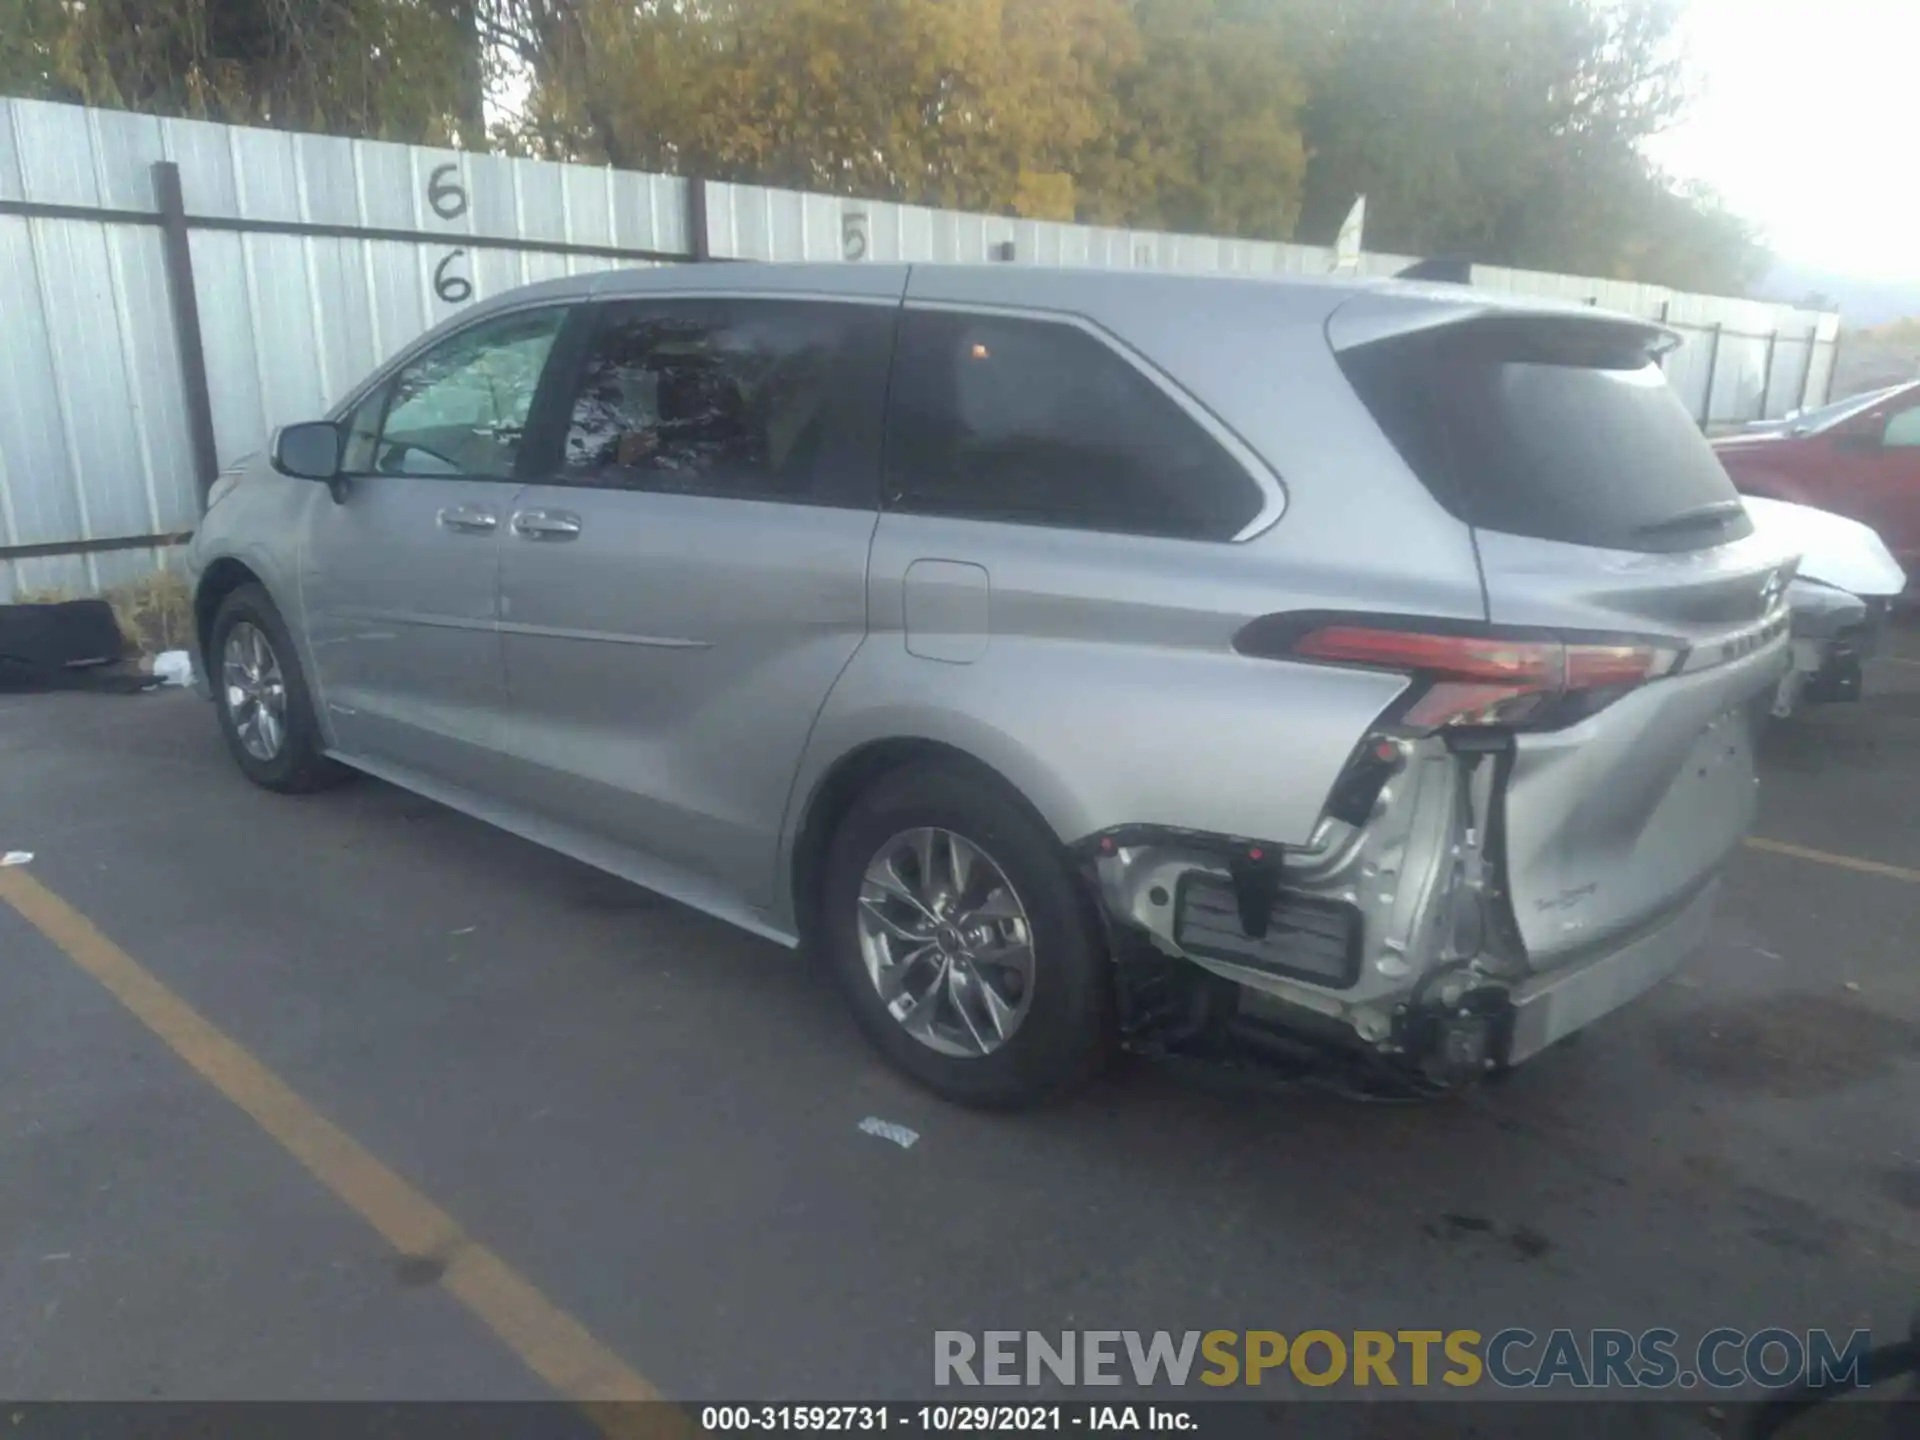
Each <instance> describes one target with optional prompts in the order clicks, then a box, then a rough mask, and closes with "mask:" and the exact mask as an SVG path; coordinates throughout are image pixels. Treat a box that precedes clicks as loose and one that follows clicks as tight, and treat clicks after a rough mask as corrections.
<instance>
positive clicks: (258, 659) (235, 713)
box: [220, 620, 287, 760]
mask: <svg viewBox="0 0 1920 1440" xmlns="http://www.w3.org/2000/svg"><path fill="white" fill-rule="evenodd" d="M220 678H221V686H222V695H223V697H224V699H225V703H226V707H227V716H228V718H229V719H231V720H232V721H233V732H234V734H235V735H237V736H239V737H240V744H241V747H242V748H243V749H245V750H246V752H247V753H248V754H249V755H251V756H253V758H254V759H256V760H272V759H273V758H274V757H275V756H276V755H278V754H279V753H280V747H281V746H282V745H283V744H284V743H285V742H286V737H287V682H286V678H285V676H283V675H282V674H281V672H280V658H279V657H278V656H277V655H275V654H274V653H273V645H272V644H271V643H270V642H269V641H268V639H267V637H266V635H265V634H264V633H263V632H262V631H261V629H260V627H259V626H258V625H255V624H254V623H253V622H252V621H250V620H241V621H239V622H237V623H236V624H235V625H234V627H233V628H232V629H231V630H229V631H228V632H227V643H226V646H225V648H224V650H223V651H222V653H221V657H220Z"/></svg>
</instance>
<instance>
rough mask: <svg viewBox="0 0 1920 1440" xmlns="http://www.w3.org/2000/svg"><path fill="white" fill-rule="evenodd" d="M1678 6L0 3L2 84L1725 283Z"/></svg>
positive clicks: (1755, 265)
mask: <svg viewBox="0 0 1920 1440" xmlns="http://www.w3.org/2000/svg"><path fill="white" fill-rule="evenodd" d="M1675 3H1677V0H0V93H12V94H27V95H47V96H53V97H57V98H66V99H74V100H81V101H86V102H88V103H93V104H103V105H118V106H125V107H128V108H132V109H138V110H146V111H153V112H158V113H163V114H184V115H200V116H206V117H209V118H214V119H225V120H234V121H241V122H249V123H266V124H272V125H278V126H283V127H287V128H298V129H316V130H324V131H332V132H335V133H342V134H364V135H376V136H382V137H386V138H393V139H405V140H429V141H448V140H457V141H458V142H459V143H462V144H467V145H479V144H482V143H488V144H492V145H495V146H500V147H505V148H510V149H514V150H517V151H521V152H526V153H533V154H540V155H547V156H551V157H553V158H557V159H585V160H603V161H606V162H609V163H612V164H616V165H622V166H629V167H635V168H642V169H651V170H667V171H675V172H678V173H682V174H698V175H704V176H708V177H711V178H715V179H729V180H741V181H751V182H757V183H762V184H770V185H781V186H789V187H794V188H800V189H808V190H820V191H827V192H830V193H840V194H848V195H861V196H869V197H873V198H882V199H895V200H903V201H912V202H920V203H928V204H938V205H948V206H958V207H964V208H969V209H983V210H996V211H1002V212H1010V213H1015V214H1023V215H1038V216H1046V217H1050V218H1062V219H1066V218H1079V219H1082V220H1088V221H1096V222H1101V223H1113V224H1132V225H1139V226H1151V227H1157V228H1165V229H1173V230H1186V231H1203V232H1211V233H1225V234H1238V235H1247V236H1255V237H1260V238H1268V239H1289V238H1300V239H1305V240H1311V241H1317V242H1320V243H1327V242H1329V241H1331V240H1332V238H1333V235H1334V233H1335V232H1336V231H1337V229H1338V228H1339V224H1340V221H1341V219H1342V218H1343V217H1344V216H1345V214H1346V212H1347V209H1348V207H1349V206H1350V205H1351V204H1352V202H1353V199H1354V197H1355V196H1356V195H1359V194H1363V193H1364V194H1365V195H1366V196H1367V200H1368V223H1367V244H1368V246H1369V248H1371V249H1376V250H1390V251H1399V252H1402V253H1408V254H1417V255H1441V254H1446V255H1455V256H1462V257H1466V258H1470V259H1473V260H1478V261H1483V262H1488V263H1495V264H1507V265H1515V266H1526V267H1533V268H1541V269H1552V270H1562V271H1573V272H1579V273H1586V274H1598V275H1606V276H1618V277H1623V278H1634V279H1649V280H1660V281H1665V282H1667V283H1670V284H1674V285H1677V286H1681V287H1684V288H1689V289H1705V290H1721V291H1728V292H1738V291H1739V290H1741V289H1742V288H1743V287H1744V285H1745V284H1746V283H1748V282H1749V281H1750V280H1752V279H1753V278H1755V275H1756V272H1757V271H1758V270H1759V269H1761V268H1762V267H1763V265H1764V259H1765V257H1764V254H1763V252H1761V251H1760V249H1759V248H1758V247H1757V246H1756V245H1755V244H1754V242H1753V238H1752V235H1751V233H1750V231H1749V229H1748V228H1747V227H1746V226H1745V225H1743V224H1742V223H1741V222H1740V221H1739V220H1738V219H1737V218H1736V217H1734V216H1732V215H1730V214H1728V213H1727V212H1726V211H1725V210H1724V208H1722V207H1721V206H1720V205H1719V203H1718V202H1717V201H1716V200H1715V198H1714V197H1713V196H1712V195H1711V194H1710V193H1708V192H1705V191H1702V190H1699V189H1697V188H1683V187H1677V186H1675V185H1674V184H1673V183H1671V182H1670V181H1669V180H1668V179H1667V178H1666V177H1665V176H1662V175H1661V174H1659V173H1658V171H1657V170H1656V169H1655V168H1654V167H1653V166H1652V165H1651V164H1650V163H1649V162H1648V161H1647V159H1646V158H1645V156H1644V155H1643V154H1642V152H1641V145H1642V142H1643V141H1645V140H1646V139H1647V137H1649V136H1650V135H1652V134H1654V133H1656V132H1657V131H1658V130H1660V129H1661V128H1662V127H1663V126H1665V125H1666V124H1668V123H1670V122H1671V120H1672V119H1673V118H1674V117H1675V116H1676V115H1677V114H1678V113H1679V111H1680V109H1681V108H1682V106H1683V104H1684V102H1685V99H1686V96H1685V92H1684V89H1683V86H1682V85H1681V83H1680V72H1679V68H1678V67H1679V57H1678V55H1677V54H1676V52H1675V49H1674V46H1673V44H1672V26H1673V18H1674V17H1673V6H1674V4H1675ZM483 96H486V97H488V98H490V100H491V102H492V104H491V106H490V107H487V109H486V110H485V111H484V112H483V106H482V97H483ZM488 118H491V120H492V122H493V123H492V127H491V132H490V133H486V130H487V127H486V124H485V121H486V120H487V119H488Z"/></svg>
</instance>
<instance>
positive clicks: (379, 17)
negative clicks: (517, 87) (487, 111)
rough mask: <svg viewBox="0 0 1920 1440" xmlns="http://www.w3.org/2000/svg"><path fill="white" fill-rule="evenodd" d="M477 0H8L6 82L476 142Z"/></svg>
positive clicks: (232, 114) (122, 102)
mask: <svg viewBox="0 0 1920 1440" xmlns="http://www.w3.org/2000/svg"><path fill="white" fill-rule="evenodd" d="M472 3H473V0H0V93H4V94H10V95H28V96H41V97H45V98H49V99H57V100H71V101H75V102H78V103H81V104H88V105H104V106H110V107H116V108H122V109H130V110H140V111H144V112H147V113H149V114H157V115H185V116H192V117H195V118H201V119H209V120H226V121H232V122H235V123H240V124H267V125H274V126H278V127H281V128H283V129H293V130H317V131H322V132H328V133H333V134H343V135H367V136H379V137H384V138H393V139H404V140H442V141H444V140H449V139H453V138H456V137H457V138H460V139H462V140H464V139H466V138H467V137H469V136H471V137H472V139H473V141H474V143H479V142H480V141H482V140H483V138H484V134H483V123H482V109H481V107H482V100H483V98H484V91H483V89H482V77H481V75H480V73H479V70H478V68H477V64H476V62H477V60H478V57H479V50H478V47H477V45H476V44H475V43H473V42H472V41H471V40H469V39H466V38H465V37H470V36H472V35H473V33H474V31H473V22H472V15H471V5H472ZM463 26H464V29H463Z"/></svg>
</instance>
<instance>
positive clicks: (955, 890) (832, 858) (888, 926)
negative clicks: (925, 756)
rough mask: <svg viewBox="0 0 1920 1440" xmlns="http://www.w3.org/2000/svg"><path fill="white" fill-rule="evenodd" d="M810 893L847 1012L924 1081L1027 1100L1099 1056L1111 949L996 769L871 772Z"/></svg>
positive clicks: (1058, 858)
mask: <svg viewBox="0 0 1920 1440" xmlns="http://www.w3.org/2000/svg"><path fill="white" fill-rule="evenodd" d="M956 857H957V858H956ZM956 865H958V867H959V872H960V876H961V877H963V878H964V880H965V883H964V884H962V883H959V882H958V881H957V880H956V877H955V866H956ZM876 875H878V876H881V877H882V878H881V879H880V880H876V879H875V878H874V877H875V876H876ZM902 881H904V882H905V884H904V885H903V884H901V882H902ZM909 891H914V892H918V897H919V898H915V897H914V896H913V895H911V894H908V893H907V892H909ZM819 901H820V912H819V913H820V921H821V928H820V933H821V937H822V940H823V942H824V944H823V949H824V953H825V957H826V960H827V963H828V965H829V966H830V967H831V968H832V970H833V971H834V975H835V978H836V979H837V981H838V982H839V984H840V987H841V989H842V991H843V992H844V993H845V995H846V997H847V1002H848V1004H849V1005H850V1006H851V1007H852V1009H853V1013H854V1018H855V1019H856V1020H857V1021H858V1022H859V1025H860V1028H861V1029H862V1030H863V1031H865V1032H866V1035H867V1038H868V1039H869V1040H870V1041H871V1042H872V1043H873V1045H874V1046H875V1048H876V1049H878V1050H879V1051H880V1052H881V1054H883V1055H885V1056H886V1057H887V1059H889V1060H890V1061H892V1062H893V1064H894V1065H895V1066H897V1067H898V1068H899V1069H900V1070H902V1071H904V1072H905V1073H906V1074H907V1075H909V1076H911V1077H912V1078H913V1079H915V1080H917V1081H918V1082H919V1083H920V1084H922V1085H924V1086H926V1087H927V1088H928V1089H929V1090H932V1091H933V1092H934V1093H935V1094H937V1095H940V1096H942V1097H943V1098H945V1099H948V1100H953V1101H957V1102H959V1103H961V1104H965V1105H979V1106H994V1107H1015V1106H1023V1105H1032V1104H1036V1103H1038V1102H1040V1101H1042V1100H1046V1099H1048V1098H1051V1097H1053V1096H1055V1095H1057V1094H1059V1093H1061V1092H1062V1091H1064V1090H1066V1089H1067V1088H1069V1087H1071V1086H1072V1085H1074V1084H1075V1083H1077V1082H1079V1081H1082V1080H1084V1079H1086V1078H1088V1077H1089V1076H1090V1075H1092V1074H1093V1073H1094V1071H1095V1070H1096V1069H1097V1068H1098V1067H1099V1065H1100V1063H1101V1062H1102V1061H1103V1060H1104V1059H1105V1057H1106V1055H1107V1053H1108V1050H1109V1047H1110V1042H1111V1038H1112V1034H1113V1012H1112V973H1111V972H1112V962H1111V960H1110V958H1109V956H1108V955H1107V951H1106V945H1105V942H1104V939H1103V936H1102V932H1101V927H1100V924H1099V921H1098V918H1097V916H1096V915H1095V914H1094V913H1093V911H1092V908H1091V904H1090V902H1089V900H1088V898H1087V897H1086V895H1085V893H1084V892H1083V890H1082V888H1081V886H1080V884H1079V883H1078V881H1077V880H1076V878H1075V876H1074V873H1073V871H1072V869H1071V867H1070V865H1069V863H1068V860H1067V857H1066V856H1065V855H1064V854H1063V853H1062V852H1061V849H1060V846H1059V843H1058V842H1057V841H1056V840H1055V839H1054V837H1053V835H1052V834H1051V833H1050V832H1049V831H1048V829H1047V827H1046V826H1045V824H1044V823H1042V822H1041V821H1040V819H1039V818H1038V817H1037V816H1035V815H1034V814H1033V813H1032V812H1031V811H1030V810H1029V809H1028V808H1027V807H1026V806H1025V805H1024V804H1023V803H1021V802H1020V800H1019V799H1018V797H1016V796H1014V795H1012V794H1011V793H1009V792H1008V791H1007V790H1006V789H1005V787H1004V786H1002V785H1001V784H1000V782H999V781H998V780H997V779H996V778H995V777H992V776H990V775H987V774H985V773H984V772H981V771H976V770H974V769H972V768H970V767H965V766H961V765H955V764H925V765H913V766H909V767H907V768H904V769H901V770H896V771H894V772H892V773H890V774H887V775H884V776H882V777H881V778H880V779H879V780H878V781H877V782H875V784H874V785H873V786H872V788H871V789H869V790H868V791H867V792H866V793H865V794H863V795H861V796H860V797H859V799H857V800H856V801H855V802H854V803H853V806H852V808H851V809H850V810H849V811H848V812H847V814H846V816H845V817H844V818H843V819H842V821H841V823H840V826H839V828H838V829H837V830H836V831H835V833H834V836H833V840H832V842H831V845H830V847H829V850H828V854H827V860H826V864H825V867H824V869H823V874H822V883H821V893H820V896H819ZM1022 937H1024V940H1025V945H1024V947H1023V946H1022V945H1021V943H1020V942H1021V939H1022ZM1023 948H1024V952H1025V953H1024V957H1023V955H1022V950H1023ZM902 957H904V958H902ZM940 977H944V979H942V978H940ZM921 992H925V996H924V998H922V999H921V1000H920V1001H919V1003H914V1002H915V997H916V996H918V995H920V993H921ZM989 992H991V993H989ZM902 1010H905V1011H906V1016H907V1018H904V1019H903V1018H900V1012H901V1011H902Z"/></svg>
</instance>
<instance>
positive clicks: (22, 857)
mask: <svg viewBox="0 0 1920 1440" xmlns="http://www.w3.org/2000/svg"><path fill="white" fill-rule="evenodd" d="M32 863H33V851H31V850H9V851H7V853H6V854H4V855H0V866H7V865H31V864H32Z"/></svg>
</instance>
